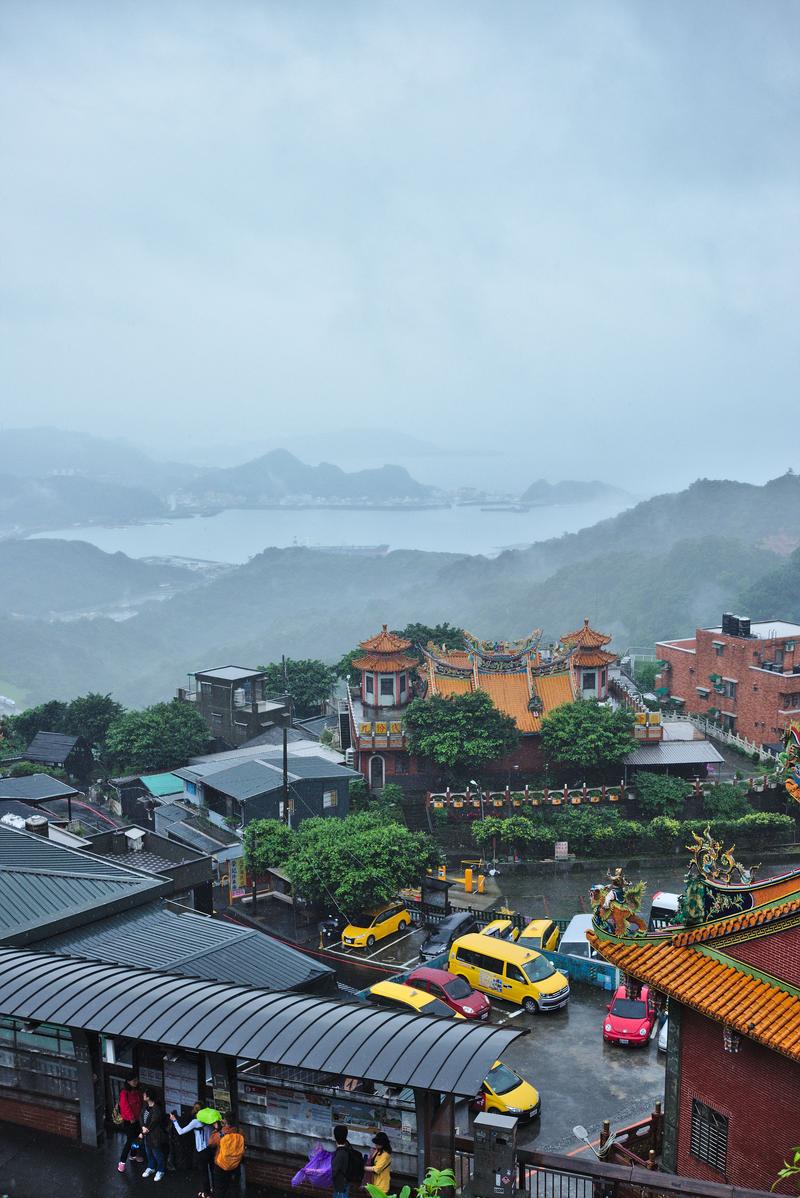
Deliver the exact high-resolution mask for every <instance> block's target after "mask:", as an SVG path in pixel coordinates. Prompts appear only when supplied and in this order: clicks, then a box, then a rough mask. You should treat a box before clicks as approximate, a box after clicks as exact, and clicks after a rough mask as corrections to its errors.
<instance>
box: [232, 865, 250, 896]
mask: <svg viewBox="0 0 800 1198" xmlns="http://www.w3.org/2000/svg"><path fill="white" fill-rule="evenodd" d="M228 886H229V889H230V901H231V902H233V900H234V899H237V898H244V896H245V895H246V894H249V893H250V880H249V878H248V876H247V866H246V865H245V863H244V857H234V858H233V859H232V860H231V861H229V862H228Z"/></svg>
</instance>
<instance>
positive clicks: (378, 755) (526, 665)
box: [348, 620, 617, 789]
mask: <svg viewBox="0 0 800 1198" xmlns="http://www.w3.org/2000/svg"><path fill="white" fill-rule="evenodd" d="M462 635H463V639H464V644H465V646H466V648H464V649H447V648H444V647H441V648H440V647H437V646H436V645H433V644H428V645H427V646H425V647H423V646H416V647H413V646H412V645H411V642H410V641H408V640H406V639H405V638H403V637H400V636H397V634H396V633H393V632H390V631H389V629H388V627H387V625H386V624H384V625H383V628H382V629H381V631H380V632H379V633H378V634H377V635H376V636H373V637H371V638H370V639H369V640H366V641H362V642H361V644H360V648H361V651H362V652H361V654H360V655H359V656H358V657H356V658H355V659H354V661H353V666H354V668H355V669H357V670H360V671H361V682H360V684H359V686H358V687H357V688H351V689H349V693H348V704H349V713H350V737H351V749H352V756H353V764H354V765H355V766H356V768H357V769H359V770H360V771H361V773H362V774H363V775H364V777H365V778H366V779H367V781H368V782H369V784H370V786H371V787H372V788H373V789H380V788H381V787H382V786H383V785H384V783H385V781H386V780H387V779H388V778H390V777H391V778H392V779H393V780H395V781H400V782H402V781H403V777H402V776H403V775H414V776H415V779H416V781H417V783H419V782H420V781H421V777H420V776H421V775H422V774H424V773H425V772H426V769H427V768H428V767H426V766H425V764H424V763H422V762H420V761H417V760H415V759H414V758H413V757H411V756H410V755H409V754H408V752H407V747H406V739H405V733H404V730H403V715H404V710H405V708H406V706H407V705H408V703H409V702H410V701H411V699H412V698H414V696H415V694H418V695H420V696H425V697H428V698H431V697H433V696H434V695H442V696H444V697H445V698H450V697H453V696H455V695H463V694H467V693H469V692H471V691H478V690H480V691H483V692H485V693H486V694H487V695H488V696H489V698H490V699H491V700H492V702H493V703H494V705H495V707H497V708H498V710H499V711H503V712H505V713H506V715H509V716H511V718H512V719H513V720H514V722H515V724H516V725H517V729H518V730H519V733H520V743H519V745H518V746H517V747H516V748H515V749H514V750H513V752H511V753H509V754H508V755H507V756H506V757H503V758H501V759H499V760H498V761H496V762H493V763H492V768H491V770H490V771H489V772H490V773H494V774H496V775H498V776H501V775H504V776H505V780H506V781H507V780H508V775H509V774H510V772H511V771H512V770H526V771H536V772H538V771H540V770H542V769H543V768H544V764H545V763H544V759H543V755H542V750H541V739H540V736H539V733H540V732H541V728H542V720H543V719H544V718H545V716H547V715H549V714H550V712H551V711H554V710H555V709H556V708H557V707H561V706H562V705H563V704H564V703H573V702H574V701H575V700H576V699H579V698H587V699H588V698H592V699H600V700H602V699H605V698H607V696H608V667H609V666H610V665H611V664H612V663H613V662H615V661H616V660H617V659H616V656H615V655H614V654H613V653H610V652H608V651H607V650H606V649H605V648H604V646H605V645H607V644H608V643H609V641H610V640H611V637H610V636H606V634H605V633H602V632H595V630H594V629H592V628H590V627H589V621H588V620H584V624H583V628H581V629H579V630H578V631H577V632H571V633H568V634H567V635H566V636H564V637H562V638H561V641H560V642H559V643H558V644H557V645H555V646H552V647H550V648H542V647H541V639H542V634H541V630H540V629H537V630H536V631H534V632H532V633H531V634H530V635H529V636H526V637H523V638H522V639H520V640H516V641H483V640H480V639H479V638H478V637H476V636H473V635H472V633H469V632H467V631H464V632H463V634H462ZM415 654H416V656H415ZM419 657H421V659H422V660H421V663H420V662H419Z"/></svg>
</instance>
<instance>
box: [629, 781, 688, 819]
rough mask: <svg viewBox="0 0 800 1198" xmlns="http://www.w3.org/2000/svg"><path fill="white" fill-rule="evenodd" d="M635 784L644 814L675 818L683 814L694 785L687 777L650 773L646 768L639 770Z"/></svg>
mask: <svg viewBox="0 0 800 1198" xmlns="http://www.w3.org/2000/svg"><path fill="white" fill-rule="evenodd" d="M633 785H634V786H635V787H636V793H637V795H638V797H639V807H640V809H641V812H642V814H643V815H648V816H650V817H651V818H652V817H654V816H658V815H668V816H670V817H672V818H675V817H677V816H679V815H681V814H682V813H683V805H684V803H685V802H686V799H687V798H688V797H689V795H690V794H691V793H692V785H691V783H690V782H687V781H686V779H685V778H670V777H668V776H667V775H666V774H649V773H647V772H646V771H645V770H637V772H636V773H635V774H634V778H633Z"/></svg>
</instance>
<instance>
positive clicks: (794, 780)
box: [778, 724, 800, 803]
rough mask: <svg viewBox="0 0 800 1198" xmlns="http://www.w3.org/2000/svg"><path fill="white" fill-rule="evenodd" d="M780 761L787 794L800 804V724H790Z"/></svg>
mask: <svg viewBox="0 0 800 1198" xmlns="http://www.w3.org/2000/svg"><path fill="white" fill-rule="evenodd" d="M783 746H784V747H783V752H782V753H781V754H780V757H779V759H778V760H779V761H780V765H781V769H782V770H783V784H784V786H785V787H786V793H787V794H788V795H789V797H790V798H792V799H794V801H795V802H796V803H800V724H790V725H789V727H788V728H787V729H786V736H785V737H784V741H783Z"/></svg>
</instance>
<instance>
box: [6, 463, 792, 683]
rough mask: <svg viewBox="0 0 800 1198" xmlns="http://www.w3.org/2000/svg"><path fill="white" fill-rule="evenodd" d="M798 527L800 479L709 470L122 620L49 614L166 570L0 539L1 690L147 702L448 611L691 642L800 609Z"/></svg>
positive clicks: (219, 584) (433, 619) (494, 624)
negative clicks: (507, 532)
mask: <svg viewBox="0 0 800 1198" xmlns="http://www.w3.org/2000/svg"><path fill="white" fill-rule="evenodd" d="M798 530H800V478H797V477H796V476H794V475H791V474H789V475H784V476H783V477H782V478H778V479H774V480H772V481H771V482H769V483H767V484H766V485H765V486H763V487H757V486H750V485H748V484H742V483H736V482H729V481H712V480H701V481H699V482H697V483H695V484H693V485H692V486H691V487H689V488H688V489H687V490H685V491H681V492H679V493H677V494H674V495H660V496H657V497H656V498H655V499H652V500H648V501H645V502H643V503H640V504H637V506H636V507H634V508H632V509H630V510H628V511H625V512H623V513H621V514H620V515H619V516H616V517H614V518H613V519H611V520H605V521H602V522H601V523H599V524H596V525H594V526H593V527H592V528H589V529H585V530H583V531H582V532H580V533H577V534H574V535H569V536H564V537H558V538H555V539H553V540H550V541H543V542H540V543H539V544H537V545H534V546H532V547H531V548H530V549H526V550H521V551H509V552H507V553H504V554H501V555H500V556H499V557H497V558H494V559H487V558H483V557H465V556H459V555H455V554H442V553H422V552H411V551H397V552H393V553H389V554H386V555H385V556H382V557H355V556H349V555H347V554H341V555H338V554H336V555H330V554H325V553H321V552H316V551H314V550H309V549H297V548H292V549H270V550H267V551H265V552H263V553H261V554H258V555H257V556H256V557H255V558H253V559H252V560H251V561H249V562H248V563H247V564H246V565H243V566H240V567H238V568H235V569H231V570H230V571H229V572H228V573H226V574H224V575H222V576H220V577H217V578H215V579H213V580H211V581H205V580H203V579H202V578H200V579H198V577H197V576H194V577H193V579H192V580H187V587H186V588H184V589H181V590H179V592H178V593H176V594H174V596H173V597H172V598H169V599H166V600H164V601H163V602H160V603H144V604H142V605H141V606H139V610H138V614H137V615H135V616H133V617H132V618H130V619H127V620H125V621H123V622H120V623H117V622H114V621H113V620H110V619H103V618H97V619H78V620H74V621H73V622H71V623H68V624H65V623H53V622H47V621H46V620H45V619H43V618H42V616H44V615H46V614H47V613H48V612H50V611H52V610H53V609H54V607H56V606H58V605H62V606H63V607H64V608H67V607H68V608H69V609H70V610H74V609H75V608H76V607H78V606H80V605H81V604H82V603H83V596H84V595H87V594H96V593H97V591H96V589H95V587H94V585H93V584H92V583H91V580H92V579H93V578H97V579H98V580H99V579H102V587H103V590H102V594H103V596H104V597H105V598H106V599H107V600H108V601H113V596H114V595H115V594H119V595H122V596H125V595H129V594H131V593H132V588H134V587H135V588H139V587H142V590H140V591H139V593H140V594H144V593H146V592H147V590H148V588H149V587H150V583H151V582H152V583H153V584H154V587H153V589H156V588H158V587H161V586H162V584H163V583H164V582H166V581H167V580H166V579H165V578H164V577H163V575H162V574H161V573H160V572H159V571H161V570H163V568H162V567H156V566H150V565H148V564H147V563H141V562H136V563H135V562H131V560H130V559H129V558H126V557H125V556H124V555H123V554H113V555H111V554H103V553H101V552H100V551H99V550H96V549H91V548H90V547H89V546H86V545H82V544H81V543H79V542H72V543H70V544H69V546H66V545H64V544H63V543H62V542H58V541H39V542H35V543H34V544H35V545H36V546H37V548H36V549H35V554H36V556H35V559H34V558H33V557H31V558H29V559H26V558H25V557H24V556H17V557H13V556H8V555H7V556H5V557H4V556H3V554H4V553H6V554H7V553H8V547H7V546H0V577H3V587H2V588H0V691H7V690H8V689H9V688H10V687H14V688H15V689H16V690H18V691H22V692H25V694H26V697H27V698H28V699H29V700H30V701H38V700H43V699H47V698H49V697H52V696H55V697H69V696H72V695H75V694H80V693H83V692H85V691H87V690H90V689H92V690H100V691H106V690H111V691H113V692H114V693H115V694H116V695H117V696H118V697H119V698H120V699H121V700H122V701H123V702H127V703H142V702H150V701H153V700H155V699H158V698H163V697H165V696H168V695H169V694H171V693H172V691H173V689H174V687H175V686H177V685H180V682H181V680H182V679H183V678H184V677H185V675H186V673H187V672H189V671H192V670H196V669H202V668H203V667H204V666H208V665H209V664H211V665H218V664H220V662H225V661H235V662H239V663H242V664H245V665H247V664H250V663H258V662H261V661H269V660H275V659H276V658H278V657H279V656H280V654H281V653H287V654H290V655H291V656H296V657H297V656H299V657H321V658H323V659H326V660H328V661H334V660H336V659H337V658H338V657H339V656H340V655H341V654H342V652H344V651H345V650H347V649H349V648H351V647H352V646H353V645H354V644H355V643H356V642H357V641H358V640H363V638H364V637H365V636H369V635H370V634H371V633H372V632H374V631H375V629H377V628H379V627H380V625H381V624H382V623H384V622H386V623H389V624H390V625H393V626H395V627H402V626H403V624H405V623H407V622H408V621H411V620H419V621H423V622H426V623H437V622H438V621H440V620H449V621H450V622H452V623H455V624H461V625H463V626H466V627H468V628H470V629H471V630H472V631H473V632H475V633H477V634H478V635H485V636H494V637H496V636H505V637H513V636H519V635H522V634H524V633H526V632H528V631H529V630H530V629H531V628H532V627H536V626H541V627H543V629H544V634H545V638H546V639H547V640H552V639H555V638H556V637H558V636H559V635H560V634H562V633H564V632H566V631H568V630H569V629H571V628H575V627H578V626H579V624H580V621H581V620H582V619H583V617H584V616H588V617H590V618H591V620H592V622H593V623H594V624H595V625H596V626H598V627H600V628H602V629H604V630H605V631H606V632H609V633H612V634H613V636H614V644H615V647H616V648H618V649H624V648H626V647H627V646H628V645H630V644H654V643H655V641H656V640H657V639H660V638H662V637H672V636H680V635H689V634H691V633H692V632H693V630H694V628H695V627H696V625H697V624H706V625H713V624H715V623H718V621H719V619H720V617H721V614H722V611H723V610H736V609H741V610H745V611H747V613H748V614H750V615H751V616H752V617H753V618H754V619H787V620H800V553H798V552H795V553H794V554H793V555H791V556H790V555H789V552H788V551H789V550H790V549H791V548H792V547H793V546H794V545H797V543H798V535H799V533H798ZM30 544H31V543H18V544H17V546H16V548H17V549H18V550H19V551H20V553H24V551H25V549H26V547H28V546H29V545H30ZM776 547H779V548H780V550H781V552H776ZM132 571H136V576H135V577H134V575H133V574H132ZM151 571H152V573H151ZM179 573H180V572H179ZM187 573H188V572H187ZM174 581H175V580H174V579H171V578H170V579H169V580H168V585H172V583H173V582H174ZM97 585H98V586H99V585H100V583H99V582H98V584H97ZM81 588H83V590H82V589H81Z"/></svg>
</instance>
